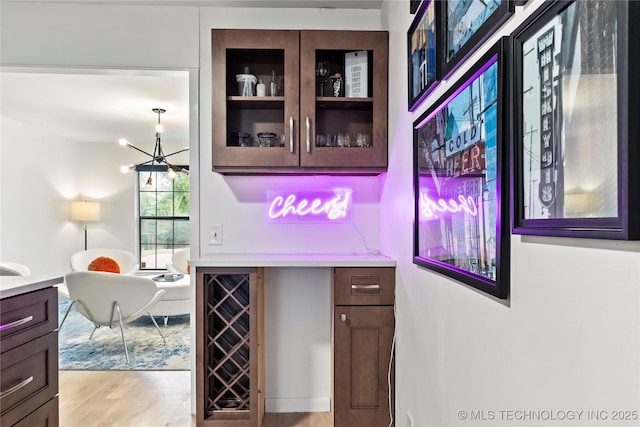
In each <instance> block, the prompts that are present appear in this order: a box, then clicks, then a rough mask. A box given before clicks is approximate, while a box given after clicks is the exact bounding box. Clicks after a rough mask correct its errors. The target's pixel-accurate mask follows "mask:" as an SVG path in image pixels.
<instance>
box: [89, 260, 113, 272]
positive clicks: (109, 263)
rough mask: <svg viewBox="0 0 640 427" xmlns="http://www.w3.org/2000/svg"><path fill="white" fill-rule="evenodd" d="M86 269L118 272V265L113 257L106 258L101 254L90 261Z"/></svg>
mask: <svg viewBox="0 0 640 427" xmlns="http://www.w3.org/2000/svg"><path fill="white" fill-rule="evenodd" d="M87 270H89V271H107V272H109V273H120V266H119V265H118V263H117V262H116V261H115V260H114V259H111V258H108V257H106V256H101V257H98V258H96V259H94V260H93V261H91V264H89V267H88V268H87Z"/></svg>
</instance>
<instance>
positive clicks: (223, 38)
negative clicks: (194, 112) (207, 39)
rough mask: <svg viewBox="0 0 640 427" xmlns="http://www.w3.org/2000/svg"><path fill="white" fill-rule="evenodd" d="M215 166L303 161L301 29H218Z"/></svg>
mask: <svg viewBox="0 0 640 427" xmlns="http://www.w3.org/2000/svg"><path fill="white" fill-rule="evenodd" d="M211 39H212V100H213V105H212V114H213V121H212V123H213V129H212V138H213V141H212V144H213V148H212V150H213V153H212V157H213V159H212V160H213V167H214V170H220V171H225V169H226V168H232V169H233V170H236V171H237V170H238V167H242V168H245V169H246V170H247V171H251V170H256V171H258V170H260V168H269V167H291V166H298V164H299V150H298V143H299V141H298V135H299V133H298V128H299V126H300V124H299V122H298V120H299V81H298V75H299V73H298V72H299V66H298V64H299V62H298V58H299V41H298V40H299V32H298V31H271V30H212V32H211Z"/></svg>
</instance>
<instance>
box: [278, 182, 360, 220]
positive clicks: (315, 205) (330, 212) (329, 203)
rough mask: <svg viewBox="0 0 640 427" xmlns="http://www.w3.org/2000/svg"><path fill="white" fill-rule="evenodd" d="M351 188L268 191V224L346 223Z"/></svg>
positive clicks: (349, 208)
mask: <svg viewBox="0 0 640 427" xmlns="http://www.w3.org/2000/svg"><path fill="white" fill-rule="evenodd" d="M351 206H352V204H351V189H349V188H336V189H333V190H296V191H274V190H269V191H267V221H268V222H269V223H345V222H346V223H349V222H351Z"/></svg>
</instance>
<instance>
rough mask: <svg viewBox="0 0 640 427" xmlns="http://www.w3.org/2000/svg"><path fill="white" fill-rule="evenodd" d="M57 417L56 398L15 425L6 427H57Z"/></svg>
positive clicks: (58, 422)
mask: <svg viewBox="0 0 640 427" xmlns="http://www.w3.org/2000/svg"><path fill="white" fill-rule="evenodd" d="M59 416H60V412H59V409H58V397H57V396H56V397H54V398H53V399H51V400H50V401H48V402H47V403H45V404H44V405H42V406H41V407H39V408H38V409H36V410H35V411H34V412H32V413H31V414H29V415H27V416H26V417H24V418H23V419H21V420H20V421H18V422H17V423H16V424H12V425H11V426H7V427H58V425H59V424H60V421H59ZM3 425H4V424H3Z"/></svg>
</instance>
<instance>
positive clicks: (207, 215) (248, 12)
mask: <svg viewBox="0 0 640 427" xmlns="http://www.w3.org/2000/svg"><path fill="white" fill-rule="evenodd" d="M212 28H254V29H344V28H348V29H354V30H358V29H369V30H377V29H380V12H379V11H372V10H369V11H366V10H334V9H232V8H230V9H216V8H209V9H202V11H201V16H200V56H201V62H200V141H201V144H200V169H201V174H200V185H201V192H200V194H201V197H202V198H201V200H200V215H201V220H200V226H201V231H200V232H201V234H200V235H201V251H202V253H211V252H280V253H282V252H302V253H323V252H324V253H327V252H342V253H345V252H346V253H351V252H367V250H368V249H367V248H372V249H377V248H378V228H379V222H378V202H379V193H380V192H379V185H378V178H376V177H350V178H340V177H327V176H307V177H295V176H294V177H274V176H267V177H223V176H221V175H219V174H215V173H211V172H210V171H211V144H210V143H209V141H211V120H210V118H211V108H212V106H211V29H212ZM335 185H349V186H351V187H352V188H353V212H354V214H353V218H354V221H353V224H322V225H318V224H295V225H292V224H288V225H274V224H268V223H267V221H266V211H265V209H266V206H265V200H266V191H267V190H280V189H296V188H332V186H335ZM212 224H222V225H223V245H222V246H211V245H209V241H208V240H209V239H208V236H209V230H210V227H211V225H212ZM360 234H362V235H363V236H364V237H361V236H360ZM363 240H364V241H363ZM365 245H366V247H365Z"/></svg>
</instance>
